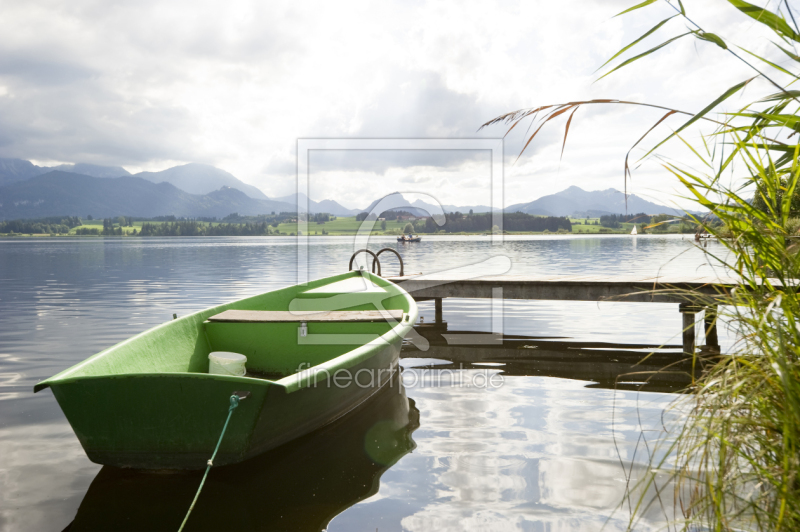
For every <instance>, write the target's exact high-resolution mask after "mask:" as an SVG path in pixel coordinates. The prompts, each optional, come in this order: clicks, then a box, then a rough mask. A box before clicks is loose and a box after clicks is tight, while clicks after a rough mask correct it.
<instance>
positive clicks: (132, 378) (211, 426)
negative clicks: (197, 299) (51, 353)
mask: <svg viewBox="0 0 800 532" xmlns="http://www.w3.org/2000/svg"><path fill="white" fill-rule="evenodd" d="M417 317H418V310H417V306H416V303H415V302H414V300H413V298H411V296H409V295H408V294H407V293H406V292H405V291H404V290H403V289H401V288H399V287H398V286H396V285H394V284H393V283H391V282H389V281H386V280H385V279H382V278H380V277H378V276H375V275H373V274H371V273H368V272H365V271H353V272H348V273H346V274H342V275H337V276H334V277H328V278H326V279H320V280H317V281H312V282H309V283H308V284H307V285H298V286H293V287H290V288H285V289H282V290H276V291H273V292H268V293H265V294H262V295H258V296H254V297H250V298H247V299H242V300H239V301H235V302H233V303H228V304H225V305H220V306H217V307H213V308H210V309H207V310H203V311H201V312H197V313H195V314H191V315H188V316H184V317H181V318H179V319H175V320H173V321H170V322H167V323H164V324H162V325H159V326H157V327H154V328H152V329H150V330H149V331H145V332H143V333H141V334H139V335H137V336H134V337H133V338H130V339H128V340H126V341H124V342H122V343H120V344H117V345H115V346H114V347H111V348H109V349H106V350H105V351H102V352H100V353H98V354H96V355H94V356H92V357H90V358H88V359H86V360H85V361H83V362H81V363H79V364H77V365H75V366H73V367H71V368H69V369H67V370H65V371H62V372H61V373H59V374H58V375H55V376H53V377H50V378H49V379H47V380H44V381H42V382H40V383H38V384H37V385H36V386H35V387H34V392H38V391H40V390H43V389H45V388H48V387H49V388H50V389H51V390H52V391H53V395H55V397H56V400H57V401H58V403H59V406H60V407H61V409H62V410H63V412H64V414H65V416H66V417H67V420H68V421H69V423H70V425H71V426H72V429H73V430H74V431H75V434H76V435H77V436H78V439H79V440H80V442H81V445H82V446H83V448H84V450H85V451H86V454H87V455H88V457H89V459H90V460H92V461H93V462H96V463H99V464H105V465H112V466H116V467H129V468H141V469H202V468H204V467H206V461H207V460H208V458H209V457H210V454H211V452H212V451H213V450H214V446H215V445H216V443H217V440H218V438H219V435H220V431H221V430H222V425H223V423H224V421H225V418H226V415H227V412H228V407H229V397H230V396H231V395H232V394H233V393H237V394H238V395H239V396H240V397H246V399H244V400H242V401H241V402H240V404H239V407H238V408H237V409H236V410H235V411H234V413H233V415H232V417H231V420H230V424H229V425H228V429H227V432H226V433H225V437H224V439H223V441H222V445H221V447H220V449H219V453H218V454H217V457H216V459H215V460H214V465H224V464H232V463H236V462H241V461H243V460H246V459H248V458H251V457H253V456H256V455H258V454H261V453H263V452H265V451H267V450H269V449H273V448H275V447H277V446H279V445H281V444H283V443H286V442H288V441H290V440H292V439H295V438H297V437H299V436H302V435H304V434H308V433H310V432H312V431H313V430H315V429H317V428H319V427H322V426H324V425H327V424H328V423H331V422H332V421H334V420H336V419H337V418H339V417H341V416H342V415H344V414H345V413H347V412H348V411H350V410H352V409H354V408H355V407H357V406H358V405H360V404H361V403H363V402H364V401H365V400H367V399H368V398H369V397H370V396H372V395H373V394H375V393H376V392H377V391H378V390H380V389H381V388H383V387H386V386H391V383H392V376H393V374H394V373H395V372H397V371H398V355H399V352H400V347H401V344H402V339H403V337H404V336H405V335H406V334H407V333H408V332H409V331H410V330H411V328H412V326H413V324H414V323H415V322H416V320H417ZM219 351H223V352H233V353H239V354H242V355H245V356H246V357H247V363H246V369H247V374H246V375H245V376H242V377H239V376H233V375H215V374H209V373H208V370H209V360H208V356H209V354H210V353H212V352H219Z"/></svg>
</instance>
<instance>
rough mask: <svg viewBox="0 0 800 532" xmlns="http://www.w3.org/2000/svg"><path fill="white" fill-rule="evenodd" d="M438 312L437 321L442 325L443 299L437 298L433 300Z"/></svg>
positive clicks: (436, 313)
mask: <svg viewBox="0 0 800 532" xmlns="http://www.w3.org/2000/svg"><path fill="white" fill-rule="evenodd" d="M433 302H434V305H435V308H436V312H435V319H434V321H435V322H436V323H442V298H441V297H437V298H435V299H434V300H433Z"/></svg>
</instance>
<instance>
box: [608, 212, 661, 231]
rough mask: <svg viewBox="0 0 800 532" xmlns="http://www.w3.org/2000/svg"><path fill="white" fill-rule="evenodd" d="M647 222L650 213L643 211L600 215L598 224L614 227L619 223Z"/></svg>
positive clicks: (648, 221)
mask: <svg viewBox="0 0 800 532" xmlns="http://www.w3.org/2000/svg"><path fill="white" fill-rule="evenodd" d="M627 223H635V224H649V223H650V215H649V214H645V213H643V212H640V213H637V214H604V215H602V216H601V217H600V225H602V226H603V227H610V228H612V229H616V228H617V227H619V225H620V224H627Z"/></svg>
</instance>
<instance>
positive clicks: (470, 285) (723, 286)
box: [388, 274, 740, 353]
mask: <svg viewBox="0 0 800 532" xmlns="http://www.w3.org/2000/svg"><path fill="white" fill-rule="evenodd" d="M388 279H389V280H390V281H392V282H394V283H396V284H398V285H400V286H402V287H403V289H404V290H406V291H407V292H408V293H409V294H411V295H412V296H413V297H414V299H415V300H417V301H429V300H434V301H435V309H436V316H435V321H436V323H443V320H442V300H443V299H446V298H469V299H471V298H483V299H491V298H501V299H531V300H534V299H539V300H550V301H621V302H631V303H674V304H677V306H678V308H677V310H678V311H679V312H680V313H681V314H682V315H683V334H682V336H683V347H684V352H686V353H693V352H694V349H695V335H694V325H695V318H696V315H697V314H698V313H701V312H702V313H703V314H704V322H705V327H704V331H705V344H706V346H707V347H708V348H710V349H713V350H717V351H718V350H719V340H718V337H717V327H716V319H715V313H716V305H707V306H705V307H697V306H694V305H692V304H689V302H688V301H687V297H686V290H691V291H692V292H693V293H695V294H702V295H704V296H707V297H709V298H714V297H715V296H719V295H720V294H723V293H725V292H728V291H729V290H730V289H732V288H734V287H736V286H737V285H739V284H740V282H739V280H738V279H736V278H733V277H728V278H725V277H711V276H701V275H694V276H692V275H686V276H675V275H672V276H670V275H665V276H660V277H656V276H645V275H639V276H636V275H632V276H600V275H541V276H532V275H500V276H485V277H473V278H470V279H463V278H456V277H452V276H448V275H446V274H431V275H422V274H419V275H405V276H402V277H388Z"/></svg>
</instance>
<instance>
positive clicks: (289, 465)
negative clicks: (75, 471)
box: [67, 378, 419, 532]
mask: <svg viewBox="0 0 800 532" xmlns="http://www.w3.org/2000/svg"><path fill="white" fill-rule="evenodd" d="M417 427H419V411H418V410H417V409H416V407H415V405H414V401H413V400H412V399H408V398H407V397H406V394H405V390H404V389H403V387H402V383H401V382H400V380H399V378H395V379H394V380H393V381H392V386H391V387H388V386H387V387H385V389H383V390H381V391H380V392H379V393H378V394H376V395H375V396H374V397H372V398H371V399H370V400H369V401H368V402H367V403H366V404H364V405H362V406H361V407H359V409H357V410H356V411H353V412H351V413H350V414H348V415H347V416H345V417H344V418H342V419H340V420H338V421H337V422H335V423H333V424H331V425H328V426H327V427H324V428H322V429H320V430H318V431H316V432H314V433H313V434H310V435H308V436H305V437H303V438H300V439H298V440H295V441H293V442H291V443H289V444H286V445H284V446H282V447H280V448H278V449H275V450H273V451H270V452H268V453H265V454H263V455H261V456H259V457H257V458H254V459H252V460H248V461H247V462H243V463H241V464H236V465H231V466H226V467H220V468H214V469H212V470H211V472H210V474H209V477H208V479H207V480H206V483H205V487H204V488H203V492H202V494H201V496H200V498H199V500H198V502H197V505H196V506H195V509H194V511H193V512H192V515H191V517H190V518H189V521H188V523H187V526H186V528H185V530H187V531H191V530H195V531H199V530H209V531H212V530H213V531H219V530H324V529H325V528H326V526H327V524H328V522H329V521H330V520H331V519H332V518H333V517H334V516H336V515H337V514H339V513H341V512H342V511H344V510H345V509H347V508H349V507H350V506H352V505H354V504H356V503H357V502H359V501H361V500H363V499H365V498H367V497H370V496H372V495H374V494H375V493H377V491H378V488H379V485H380V477H381V475H382V474H383V473H384V472H385V471H386V470H387V469H388V468H389V467H390V466H392V465H393V464H394V463H395V462H397V461H398V460H399V459H400V458H401V457H403V456H404V455H405V454H406V453H409V452H410V451H411V450H413V449H414V447H415V444H414V441H413V440H412V439H411V433H412V432H413V431H414V430H415V429H416V428H417ZM201 477H202V472H189V473H186V472H169V473H152V472H140V471H133V470H124V469H117V468H112V467H108V466H106V467H104V468H103V469H101V470H100V472H99V473H98V474H97V476H96V477H95V479H94V481H92V484H91V486H90V487H89V490H88V492H87V493H86V496H85V497H84V499H83V501H82V503H81V505H80V508H79V509H78V513H77V515H76V517H75V520H74V521H73V522H72V524H71V525H70V526H69V527H68V528H67V530H69V531H70V532H77V531H89V530H119V531H128V530H130V531H134V530H136V531H141V530H153V531H155V530H169V531H175V530H177V529H178V527H179V526H180V523H181V521H182V520H183V518H184V516H185V514H186V511H187V509H188V508H189V504H190V503H191V501H192V498H193V497H194V494H195V491H196V490H197V487H198V485H199V483H200V479H201Z"/></svg>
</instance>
